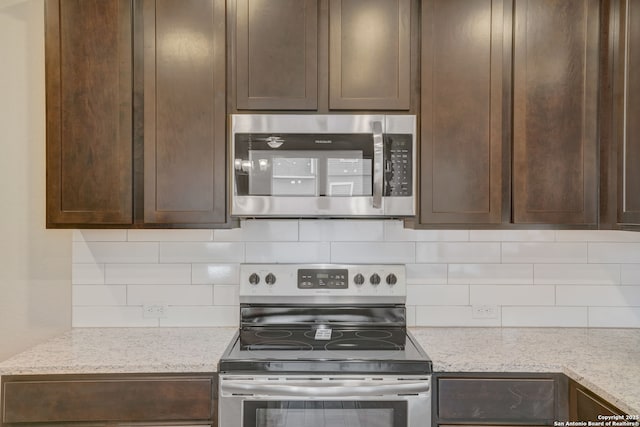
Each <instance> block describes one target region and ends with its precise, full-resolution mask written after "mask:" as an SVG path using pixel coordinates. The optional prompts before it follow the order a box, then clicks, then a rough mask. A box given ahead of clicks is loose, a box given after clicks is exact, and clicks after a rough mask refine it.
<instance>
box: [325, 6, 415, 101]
mask: <svg viewBox="0 0 640 427" xmlns="http://www.w3.org/2000/svg"><path fill="white" fill-rule="evenodd" d="M329 5H330V11H329V108H330V109H356V110H358V109H359V110H368V109H370V110H376V109H378V110H408V109H409V108H410V53H411V52H410V51H411V43H410V38H411V37H410V36H411V34H410V30H411V28H410V27H411V19H410V18H411V2H410V0H330V3H329Z"/></svg>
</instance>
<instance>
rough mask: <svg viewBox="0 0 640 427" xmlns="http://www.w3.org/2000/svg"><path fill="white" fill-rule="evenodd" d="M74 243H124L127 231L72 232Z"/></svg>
mask: <svg viewBox="0 0 640 427" xmlns="http://www.w3.org/2000/svg"><path fill="white" fill-rule="evenodd" d="M72 240H73V241H74V242H124V241H126V240H127V230H73V233H72Z"/></svg>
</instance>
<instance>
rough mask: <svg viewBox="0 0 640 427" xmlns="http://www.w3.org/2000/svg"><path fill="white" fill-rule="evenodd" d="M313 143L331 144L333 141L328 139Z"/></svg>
mask: <svg viewBox="0 0 640 427" xmlns="http://www.w3.org/2000/svg"><path fill="white" fill-rule="evenodd" d="M315 143H316V144H332V143H333V141H332V140H330V139H316V140H315Z"/></svg>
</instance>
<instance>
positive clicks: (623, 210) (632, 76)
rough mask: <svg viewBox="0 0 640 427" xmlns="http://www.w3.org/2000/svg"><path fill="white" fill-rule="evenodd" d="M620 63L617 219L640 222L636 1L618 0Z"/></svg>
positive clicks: (639, 11)
mask: <svg viewBox="0 0 640 427" xmlns="http://www.w3.org/2000/svg"><path fill="white" fill-rule="evenodd" d="M620 3H621V9H622V13H621V14H620V16H621V17H622V22H621V25H620V28H621V30H622V34H621V35H620V47H621V49H620V50H619V52H620V64H619V66H618V68H619V71H618V73H617V75H618V76H619V80H621V81H622V85H620V86H621V88H620V90H621V91H622V97H621V99H622V104H623V106H622V108H621V109H620V110H619V112H618V114H617V116H618V117H619V120H620V123H621V124H622V130H621V132H619V133H620V136H619V140H620V141H621V146H620V147H619V148H618V153H619V155H620V163H621V165H620V167H619V171H620V172H619V176H620V178H619V182H618V186H619V189H620V193H621V194H620V196H619V197H618V203H619V208H618V212H619V213H618V221H619V222H621V223H626V224H640V120H638V116H639V115H640V1H638V0H628V1H625V0H623V1H620Z"/></svg>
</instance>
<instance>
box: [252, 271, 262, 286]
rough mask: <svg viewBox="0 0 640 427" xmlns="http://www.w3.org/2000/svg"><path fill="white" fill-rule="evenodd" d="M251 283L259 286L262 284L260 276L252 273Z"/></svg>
mask: <svg viewBox="0 0 640 427" xmlns="http://www.w3.org/2000/svg"><path fill="white" fill-rule="evenodd" d="M249 283H251V284H252V285H257V284H258V283H260V276H258V275H257V274H256V273H252V274H251V276H249Z"/></svg>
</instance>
